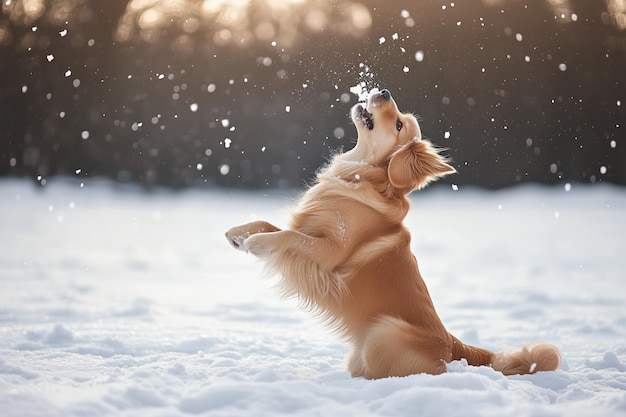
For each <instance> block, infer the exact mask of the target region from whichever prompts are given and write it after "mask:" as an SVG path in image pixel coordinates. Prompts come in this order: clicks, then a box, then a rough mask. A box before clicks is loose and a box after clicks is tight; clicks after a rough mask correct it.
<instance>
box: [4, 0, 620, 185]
mask: <svg viewBox="0 0 626 417" xmlns="http://www.w3.org/2000/svg"><path fill="white" fill-rule="evenodd" d="M622 3H623V2H619V1H617V0H606V1H605V2H604V3H602V2H589V1H586V0H546V1H544V2H536V1H532V2H531V1H519V0H517V1H516V0H483V1H482V2H481V3H472V4H469V3H463V4H456V3H450V2H442V1H438V0H429V1H421V2H419V3H417V2H410V1H406V0H404V1H401V0H389V1H388V2H386V3H385V7H380V6H378V2H376V1H374V0H367V1H366V0H363V1H351V0H328V1H324V2H306V1H304V0H274V1H272V0H254V1H252V2H250V1H247V0H246V1H243V0H235V1H226V0H188V1H183V0H162V1H145V0H142V1H139V0H131V1H121V0H116V1H109V2H107V3H106V5H103V4H102V2H99V1H96V0H7V1H4V2H3V5H2V10H3V15H2V19H1V20H0V56H1V57H2V58H1V59H0V80H2V81H0V82H1V83H3V84H2V87H1V89H0V91H1V94H2V95H1V97H2V98H1V100H0V123H1V125H2V127H3V128H2V129H1V130H0V175H15V176H28V177H31V178H40V181H41V180H45V177H47V176H50V175H58V174H62V175H79V176H96V175H104V176H109V177H112V178H115V179H116V180H119V181H136V182H140V183H142V184H144V185H146V186H151V185H155V184H161V185H167V186H172V187H183V186H189V185H194V184H214V183H218V184H222V185H229V186H243V187H262V186H299V185H301V184H302V183H303V182H304V181H307V180H309V179H310V178H312V176H313V173H314V172H315V170H316V169H317V167H319V166H320V165H321V164H323V162H324V159H326V158H328V157H329V156H330V155H331V154H332V153H333V152H336V151H337V149H341V148H349V147H351V146H352V143H353V141H354V137H355V131H354V127H353V126H351V122H350V121H349V119H348V117H347V115H348V113H349V109H350V107H351V106H352V105H353V104H354V103H355V102H356V96H355V95H352V94H350V92H349V91H350V88H351V87H353V86H355V85H357V84H359V83H361V84H362V85H364V86H366V87H368V88H371V87H375V86H380V87H387V88H390V89H391V90H392V92H393V94H394V96H395V98H396V100H397V101H398V103H399V106H400V107H401V108H402V109H403V110H406V111H415V112H417V113H419V114H420V115H421V117H422V122H421V123H422V127H423V131H424V133H425V134H426V135H427V136H429V137H430V138H432V139H433V141H434V142H435V143H436V144H439V145H441V146H445V147H447V148H449V149H450V151H449V154H450V155H451V156H452V158H453V159H454V160H455V161H456V166H457V168H458V170H459V175H457V176H455V177H453V178H451V179H449V181H454V182H456V183H458V184H476V185H480V186H485V187H502V186H507V185H511V184H515V183H519V182H525V181H539V182H547V183H554V182H560V181H586V182H596V181H611V182H616V183H621V184H624V183H626V150H625V147H624V134H623V133H622V132H623V129H624V126H623V123H624V120H626V110H625V106H624V105H623V104H622V103H624V100H626V98H625V97H624V94H623V91H625V90H624V83H626V71H623V69H624V68H626V33H625V29H626V6H623V5H622Z"/></svg>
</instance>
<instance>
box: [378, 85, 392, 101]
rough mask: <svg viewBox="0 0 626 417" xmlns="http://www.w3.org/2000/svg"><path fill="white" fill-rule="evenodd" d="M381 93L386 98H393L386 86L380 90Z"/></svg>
mask: <svg viewBox="0 0 626 417" xmlns="http://www.w3.org/2000/svg"><path fill="white" fill-rule="evenodd" d="M380 95H381V97H382V98H383V99H385V100H389V99H391V93H390V92H389V90H387V89H386V88H385V89H384V90H382V91H381V92H380Z"/></svg>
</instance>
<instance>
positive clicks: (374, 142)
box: [226, 90, 560, 378]
mask: <svg viewBox="0 0 626 417" xmlns="http://www.w3.org/2000/svg"><path fill="white" fill-rule="evenodd" d="M352 120H353V121H354V123H355V125H356V128H357V131H358V140H357V143H356V146H355V147H354V148H353V149H352V150H350V151H348V152H346V153H343V154H338V155H336V156H335V157H334V158H333V159H332V161H331V162H330V164H329V165H328V166H327V167H326V168H324V169H323V170H322V171H321V172H320V173H319V174H318V176H317V182H316V184H315V185H314V186H313V187H312V188H310V189H309V190H308V191H307V192H305V193H304V194H303V195H302V196H301V198H300V200H299V202H298V204H297V206H296V207H295V208H294V210H293V213H292V218H291V224H290V227H289V228H288V229H285V230H281V229H279V228H278V227H276V226H273V225H272V224H270V223H267V222H264V221H257V222H252V223H248V224H245V225H243V226H237V227H233V228H231V229H230V230H229V231H228V232H226V237H227V239H228V240H229V242H230V243H231V244H232V245H233V246H234V247H235V248H237V249H240V250H244V251H247V252H250V253H253V254H254V255H256V256H258V257H260V258H263V259H264V261H265V262H266V263H267V265H268V267H269V268H270V269H271V270H272V271H275V272H276V273H278V274H280V276H281V277H282V280H281V288H282V290H283V292H284V294H286V295H289V296H297V297H299V298H300V299H301V300H302V301H303V303H304V304H305V305H307V306H308V307H311V308H314V309H315V310H317V311H319V312H320V313H321V314H323V315H324V316H325V317H326V318H327V319H328V320H329V322H330V323H331V324H332V325H333V326H335V328H336V329H338V330H339V331H340V332H341V333H342V334H343V335H344V336H345V337H346V338H347V339H348V340H349V341H350V342H351V343H352V345H353V351H352V354H351V356H350V359H349V361H348V367H349V370H350V372H351V373H352V375H353V376H355V377H359V376H362V377H365V378H383V377H389V376H405V375H410V374H415V373H421V372H426V373H431V374H439V373H442V372H444V371H445V370H446V363H448V362H450V361H452V360H458V359H461V358H465V359H466V360H467V362H468V363H469V364H470V365H490V366H492V367H493V368H494V369H496V370H498V371H501V372H502V373H504V374H507V375H510V374H526V373H535V372H538V371H549V370H554V369H557V368H558V366H559V362H560V354H559V351H558V350H557V349H556V348H555V347H554V346H552V345H549V344H532V345H527V346H525V347H523V348H522V349H521V350H517V351H505V352H500V353H493V352H490V351H488V350H486V349H481V348H477V347H473V346H469V345H465V344H463V343H462V342H461V341H460V340H459V339H457V338H456V337H454V336H452V335H451V334H450V333H448V331H447V330H446V329H445V327H444V325H443V323H442V322H441V320H440V318H439V316H438V315H437V313H436V311H435V308H434V306H433V302H432V300H431V298H430V295H429V294H428V290H427V288H426V284H425V283H424V280H423V279H422V276H421V275H420V272H419V269H418V265H417V261H416V259H415V257H414V256H413V254H412V253H411V251H410V235H409V232H408V230H407V229H406V228H405V227H404V225H403V224H402V221H403V219H404V217H405V216H406V214H407V212H408V210H409V201H408V199H407V195H408V194H409V193H411V192H412V191H414V190H417V189H420V188H423V187H425V186H426V185H427V184H428V183H429V182H430V181H433V180H436V179H437V178H439V177H441V176H444V175H448V174H451V173H454V172H456V171H455V170H454V168H453V167H452V166H450V165H449V164H448V161H447V160H446V158H444V157H443V156H441V155H440V152H439V150H438V149H437V148H435V147H434V146H433V145H431V144H430V143H429V142H428V141H426V140H423V139H422V134H421V131H420V127H419V124H418V123H417V120H416V119H415V117H413V116H412V115H410V114H403V113H400V111H399V110H398V107H397V106H396V103H395V101H394V100H393V99H392V97H391V94H390V93H389V91H387V90H382V91H380V92H379V91H375V92H372V93H371V94H370V95H369V98H368V102H367V104H366V106H364V105H362V104H357V105H355V106H354V107H353V109H352ZM428 221H431V220H430V219H428Z"/></svg>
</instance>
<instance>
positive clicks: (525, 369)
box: [452, 336, 561, 375]
mask: <svg viewBox="0 0 626 417" xmlns="http://www.w3.org/2000/svg"><path fill="white" fill-rule="evenodd" d="M452 346H453V347H452V359H453V360H458V359H463V358H464V359H466V360H467V363H468V364H469V365H474V366H480V365H486V366H491V367H492V368H493V369H495V370H496V371H500V372H502V373H503V374H504V375H520V374H534V373H535V372H539V371H554V370H556V369H558V368H559V366H560V364H561V354H560V353H559V350H558V349H557V348H556V347H555V346H553V345H550V344H547V343H535V344H529V345H526V346H524V347H523V348H521V349H519V350H503V351H502V352H498V353H493V352H491V351H489V350H487V349H481V348H477V347H474V346H470V345H465V344H463V343H462V342H461V341H459V340H458V339H457V338H455V337H454V336H452Z"/></svg>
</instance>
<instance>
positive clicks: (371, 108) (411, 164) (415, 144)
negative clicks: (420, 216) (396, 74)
mask: <svg viewBox="0 0 626 417" xmlns="http://www.w3.org/2000/svg"><path fill="white" fill-rule="evenodd" d="M352 121H353V122H354V124H355V125H356V128H357V131H358V140H357V144H356V146H355V147H354V149H352V150H351V151H349V152H348V153H347V154H350V158H351V159H353V160H355V161H358V162H364V163H367V164H370V165H375V166H387V173H388V176H389V182H390V183H391V185H392V186H394V187H395V188H398V189H402V190H406V192H411V191H413V190H415V189H419V188H423V187H425V186H426V185H427V184H428V183H429V182H430V181H433V180H435V179H437V178H439V177H442V176H444V175H448V174H452V173H455V172H456V170H455V169H454V168H453V167H451V166H450V165H448V164H447V160H446V159H445V158H444V157H442V156H441V155H440V154H439V151H438V150H437V149H436V148H435V147H433V146H432V145H431V143H430V142H428V141H426V140H422V132H421V130H420V126H419V124H418V123H417V120H416V119H415V117H414V116H413V115H412V114H408V113H401V112H400V111H399V110H398V106H397V105H396V102H395V101H394V100H393V98H392V97H391V93H390V92H389V90H382V91H378V90H374V91H372V92H371V93H370V94H369V97H368V100H367V103H366V105H363V104H360V103H359V104H357V105H355V106H354V107H353V108H352Z"/></svg>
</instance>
